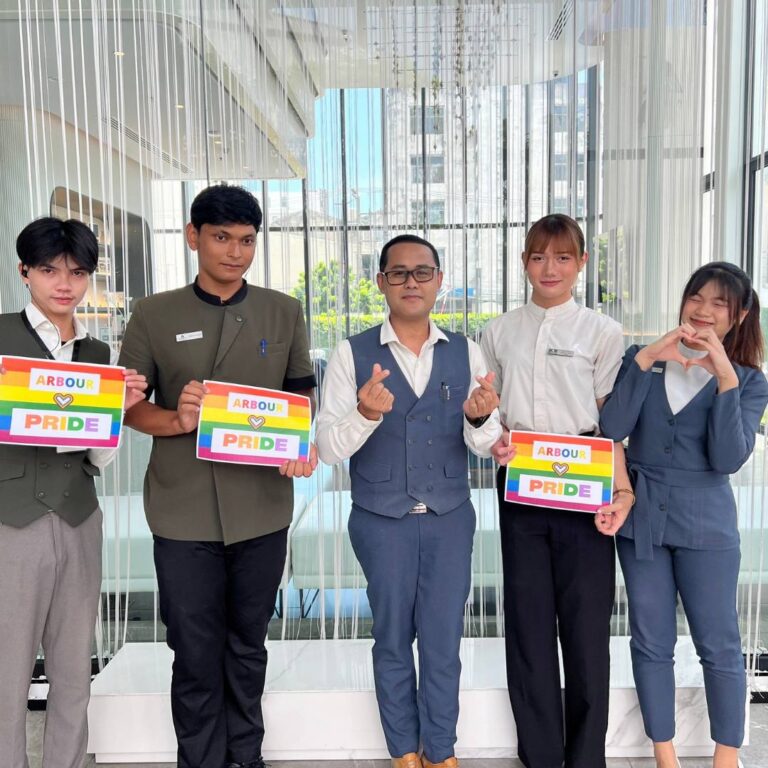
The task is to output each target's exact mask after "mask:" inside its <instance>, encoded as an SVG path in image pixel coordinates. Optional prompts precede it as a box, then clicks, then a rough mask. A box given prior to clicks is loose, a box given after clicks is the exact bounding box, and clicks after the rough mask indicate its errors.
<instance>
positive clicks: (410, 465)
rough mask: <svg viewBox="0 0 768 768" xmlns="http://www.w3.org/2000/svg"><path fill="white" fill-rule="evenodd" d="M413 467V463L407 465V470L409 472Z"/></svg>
mask: <svg viewBox="0 0 768 768" xmlns="http://www.w3.org/2000/svg"><path fill="white" fill-rule="evenodd" d="M412 469H413V464H409V465H408V471H409V472H410V471H411V470H412Z"/></svg>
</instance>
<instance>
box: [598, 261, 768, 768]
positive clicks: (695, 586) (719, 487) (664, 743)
mask: <svg viewBox="0 0 768 768" xmlns="http://www.w3.org/2000/svg"><path fill="white" fill-rule="evenodd" d="M762 353H763V340H762V334H761V331H760V307H759V303H758V298H757V294H756V293H755V291H754V290H753V289H752V284H751V282H750V280H749V277H748V276H747V275H746V273H744V272H743V271H742V270H741V269H739V268H738V267H736V266H734V265H733V264H728V263H726V262H713V263H711V264H707V265H705V266H703V267H701V268H700V269H698V270H696V271H695V272H694V273H693V275H692V276H691V277H690V279H689V280H688V284H687V285H686V286H685V290H684V291H683V298H682V303H681V309H680V325H679V327H677V328H675V329H674V330H672V331H670V332H669V333H667V334H666V335H665V336H662V337H661V338H660V339H658V340H657V341H655V342H653V343H652V344H649V345H648V346H646V347H639V346H632V347H630V348H629V349H628V350H627V353H626V354H625V356H624V360H623V362H622V366H621V369H620V371H619V375H618V376H617V378H616V384H615V386H614V389H613V392H612V393H611V395H610V396H609V398H608V400H607V401H606V403H605V405H604V407H603V409H602V411H601V414H600V428H601V431H602V432H603V434H604V435H605V436H606V437H610V438H613V439H614V440H623V439H624V438H625V437H627V436H629V447H628V449H627V463H628V466H629V469H630V474H631V475H632V476H633V480H634V482H633V486H634V489H635V494H636V502H635V505H634V507H633V509H632V511H631V513H630V515H629V517H628V519H627V520H626V522H624V521H623V520H622V519H621V513H618V514H616V515H613V516H601V515H598V516H597V517H596V519H595V522H596V524H597V526H598V528H599V529H601V530H603V531H604V532H608V531H609V530H610V529H618V528H619V526H621V527H620V530H618V537H617V547H618V552H619V559H620V561H621V566H622V570H623V571H624V578H625V581H626V585H627V597H628V603H629V620H630V629H631V632H632V639H631V649H632V664H633V669H634V675H635V684H636V686H637V693H638V697H639V699H640V708H641V710H642V714H643V721H644V724H645V730H646V733H647V734H648V736H649V738H650V739H651V740H652V741H653V743H654V752H655V756H656V763H657V765H658V766H659V768H674V767H675V766H677V765H678V762H677V758H676V756H675V749H674V746H673V743H672V739H673V737H674V733H675V678H674V671H673V666H674V649H675V642H676V639H677V632H676V616H675V612H676V604H677V595H678V594H679V595H680V598H681V601H682V605H683V608H684V609H685V613H686V616H687V618H688V623H689V625H690V628H691V636H692V639H693V642H694V644H695V647H696V651H697V653H698V655H699V658H700V660H701V664H702V667H703V669H704V685H705V689H706V696H707V708H708V711H709V719H710V726H711V735H712V739H713V740H714V741H715V743H716V747H715V754H714V762H713V765H714V767H715V768H736V766H737V765H738V764H739V762H738V748H739V747H740V746H741V742H742V739H743V736H744V709H745V697H746V678H745V672H744V661H743V658H742V652H741V639H740V637H739V627H738V619H737V614H736V585H737V582H738V575H739V561H740V551H739V533H738V528H737V520H736V503H735V500H734V495H733V491H732V490H731V487H730V485H729V483H728V475H731V474H733V473H734V472H736V471H737V470H738V469H739V468H740V467H741V466H742V465H743V464H744V462H745V461H746V460H747V459H748V458H749V456H750V454H751V453H752V449H753V447H754V444H755V433H756V432H757V429H758V427H759V424H760V419H761V417H762V414H763V411H764V409H765V405H766V403H767V402H768V382H766V379H765V376H764V375H763V373H762V372H761V370H760V363H761V359H762ZM622 523H623V525H621V524H622Z"/></svg>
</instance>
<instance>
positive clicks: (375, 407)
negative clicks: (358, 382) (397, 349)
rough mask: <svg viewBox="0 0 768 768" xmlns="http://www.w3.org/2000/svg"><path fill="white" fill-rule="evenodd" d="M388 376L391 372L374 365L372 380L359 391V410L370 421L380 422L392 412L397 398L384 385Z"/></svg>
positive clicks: (376, 364)
mask: <svg viewBox="0 0 768 768" xmlns="http://www.w3.org/2000/svg"><path fill="white" fill-rule="evenodd" d="M387 376H389V371H387V370H383V369H382V367H381V366H380V365H379V364H378V363H374V365H373V371H372V372H371V378H370V379H368V381H366V382H365V384H363V386H362V387H360V389H359V390H358V393H357V410H358V411H360V413H361V414H362V415H363V416H365V418H366V419H368V420H369V421H378V420H379V419H380V418H381V417H382V415H383V414H385V413H389V412H390V411H391V410H392V403H394V402H395V396H394V395H393V394H392V393H391V392H390V391H389V390H388V389H387V388H386V387H385V386H384V385H383V384H382V382H383V381H384V379H386V378H387Z"/></svg>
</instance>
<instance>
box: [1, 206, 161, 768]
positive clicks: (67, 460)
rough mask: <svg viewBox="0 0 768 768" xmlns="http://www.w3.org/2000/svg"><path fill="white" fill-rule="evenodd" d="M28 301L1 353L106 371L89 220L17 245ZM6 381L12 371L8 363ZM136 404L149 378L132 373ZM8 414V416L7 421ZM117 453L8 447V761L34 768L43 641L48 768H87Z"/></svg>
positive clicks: (29, 232) (13, 319)
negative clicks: (105, 526)
mask: <svg viewBox="0 0 768 768" xmlns="http://www.w3.org/2000/svg"><path fill="white" fill-rule="evenodd" d="M16 252H17V253H18V256H19V259H20V262H19V273H20V275H21V279H22V280H23V281H24V283H26V285H27V287H28V288H29V292H30V301H29V303H28V304H27V306H26V307H25V308H24V309H23V310H22V311H21V312H20V313H19V312H12V313H8V314H4V315H0V357H2V355H13V356H18V357H39V358H47V359H50V360H60V361H67V362H69V361H77V362H82V363H100V364H108V363H109V361H110V351H109V347H108V346H107V345H106V344H104V343H103V342H101V341H97V340H96V339H92V338H91V337H90V336H89V335H88V333H87V332H86V330H85V328H84V326H83V325H82V323H81V322H80V321H79V320H78V318H77V317H76V316H75V308H76V307H77V305H78V304H79V303H80V301H81V300H82V298H83V296H84V295H85V292H86V289H87V288H88V284H89V279H90V275H91V273H92V272H93V271H94V270H95V269H96V263H97V260H98V255H99V246H98V243H97V241H96V238H95V236H94V235H93V233H92V232H91V230H90V229H89V228H88V227H87V226H86V225H85V224H82V223H81V222H79V221H75V220H74V219H70V220H69V221H60V220H59V219H54V218H42V219H38V220H36V221H33V222H32V223H31V224H28V225H27V226H26V227H25V228H24V229H23V230H22V231H21V233H20V234H19V236H18V238H17V240H16ZM0 374H5V369H4V368H3V367H2V361H1V360H0ZM125 377H126V384H127V386H128V390H127V395H126V407H131V405H133V404H134V403H136V402H138V401H139V400H141V399H143V398H144V392H143V390H144V389H146V386H147V385H146V381H145V379H144V377H143V376H139V375H136V371H126V372H125ZM8 419H10V415H9V413H7V412H3V411H0V423H1V422H2V421H3V420H8ZM113 455H114V451H113V450H112V449H103V448H100V449H91V450H89V451H57V449H56V448H46V447H42V448H35V447H33V446H19V445H0V766H2V768H26V766H27V748H26V732H25V727H26V715H27V695H28V693H29V683H30V680H31V678H32V671H33V668H34V665H35V659H36V658H37V652H38V649H39V648H40V646H41V645H42V647H43V653H44V655H45V674H46V676H47V678H48V682H49V683H50V688H49V692H48V703H47V711H46V720H45V737H44V740H43V766H44V768H81V766H82V764H83V760H84V758H85V750H86V742H87V723H86V708H87V706H88V698H89V695H90V687H91V648H92V644H93V636H94V627H95V624H96V612H97V609H98V601H99V593H100V590H101V522H102V516H101V511H100V510H99V501H98V498H97V497H96V488H95V486H94V476H96V475H98V474H99V469H100V468H101V467H103V466H105V465H106V464H107V463H108V462H109V461H110V460H111V459H112V457H113Z"/></svg>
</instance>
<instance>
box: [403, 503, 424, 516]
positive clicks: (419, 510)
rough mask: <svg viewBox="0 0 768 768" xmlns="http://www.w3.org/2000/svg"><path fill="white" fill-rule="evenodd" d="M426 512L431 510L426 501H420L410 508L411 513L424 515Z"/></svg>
mask: <svg viewBox="0 0 768 768" xmlns="http://www.w3.org/2000/svg"><path fill="white" fill-rule="evenodd" d="M425 512H429V510H428V509H427V505H426V504H424V502H421V501H420V502H419V503H418V504H417V505H416V506H415V507H413V508H412V509H410V510H409V512H408V514H410V515H423V514H424V513H425Z"/></svg>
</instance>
